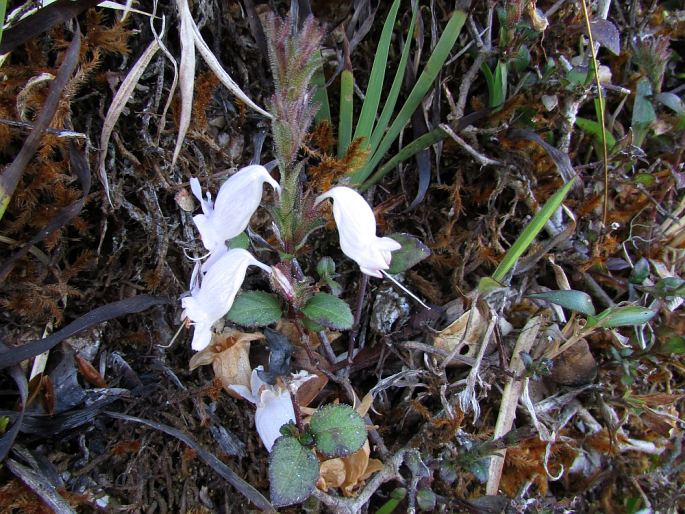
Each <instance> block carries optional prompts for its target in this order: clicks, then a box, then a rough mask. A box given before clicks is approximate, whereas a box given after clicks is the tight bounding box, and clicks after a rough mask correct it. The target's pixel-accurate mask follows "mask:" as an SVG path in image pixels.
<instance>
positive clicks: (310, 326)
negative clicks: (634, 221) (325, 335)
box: [302, 318, 326, 332]
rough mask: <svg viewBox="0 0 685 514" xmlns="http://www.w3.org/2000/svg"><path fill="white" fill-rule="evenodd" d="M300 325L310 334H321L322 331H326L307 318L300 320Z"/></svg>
mask: <svg viewBox="0 0 685 514" xmlns="http://www.w3.org/2000/svg"><path fill="white" fill-rule="evenodd" d="M302 324H303V325H304V328H306V329H307V330H309V331H310V332H321V331H322V330H326V327H324V326H321V325H319V324H318V323H316V322H314V321H312V320H310V319H309V318H302Z"/></svg>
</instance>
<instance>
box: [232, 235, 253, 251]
mask: <svg viewBox="0 0 685 514" xmlns="http://www.w3.org/2000/svg"><path fill="white" fill-rule="evenodd" d="M249 246H250V236H248V235H247V233H245V232H241V233H240V234H238V235H237V236H235V237H234V238H233V239H231V240H229V241H228V249H229V250H233V249H234V248H242V249H243V250H247V248H248V247H249Z"/></svg>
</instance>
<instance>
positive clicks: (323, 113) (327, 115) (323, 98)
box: [312, 65, 331, 124]
mask: <svg viewBox="0 0 685 514" xmlns="http://www.w3.org/2000/svg"><path fill="white" fill-rule="evenodd" d="M312 85H313V86H314V87H315V89H314V103H315V104H319V110H317V111H316V116H315V117H314V120H315V121H316V123H321V122H322V121H326V122H328V123H329V124H330V122H331V106H330V103H329V102H328V91H326V76H325V75H324V73H323V65H321V66H320V67H319V69H317V70H316V71H315V72H314V75H313V76H312Z"/></svg>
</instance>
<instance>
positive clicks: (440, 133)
mask: <svg viewBox="0 0 685 514" xmlns="http://www.w3.org/2000/svg"><path fill="white" fill-rule="evenodd" d="M446 137H447V133H446V132H445V131H444V130H442V129H441V128H436V129H433V130H431V131H430V132H427V133H426V134H424V135H422V136H421V137H418V138H416V139H414V141H412V142H411V143H409V144H408V145H407V146H405V147H404V148H402V149H401V150H400V151H399V152H398V153H397V155H395V156H394V157H393V158H392V159H390V160H389V161H388V162H386V163H385V164H383V166H381V167H380V168H378V169H377V170H376V173H374V174H373V175H371V176H370V177H369V178H368V179H367V180H366V181H365V182H364V183H363V184H362V185H361V187H360V188H359V190H360V191H364V190H366V189H368V188H369V187H371V186H372V185H374V184H375V183H376V182H378V181H379V180H380V179H382V178H383V177H384V176H385V175H386V174H387V173H388V172H389V171H390V170H392V169H393V168H395V166H397V165H398V164H399V163H401V162H402V161H406V160H407V159H409V158H410V157H413V156H414V155H416V154H417V153H419V152H420V151H421V150H425V149H426V148H428V147H430V146H432V145H434V144H435V143H437V142H438V141H442V140H443V139H445V138H446Z"/></svg>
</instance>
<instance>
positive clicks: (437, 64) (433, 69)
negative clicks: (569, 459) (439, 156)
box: [351, 10, 466, 185]
mask: <svg viewBox="0 0 685 514" xmlns="http://www.w3.org/2000/svg"><path fill="white" fill-rule="evenodd" d="M465 21H466V13H464V12H463V11H459V10H457V11H454V14H452V17H451V18H450V21H449V22H448V23H447V26H446V27H445V30H444V31H443V33H442V35H441V36H440V39H439V40H438V42H437V44H436V45H435V48H434V49H433V53H432V54H431V55H430V57H429V58H428V62H426V66H425V67H424V69H423V71H422V72H421V75H419V78H418V79H417V80H416V83H415V84H414V87H413V88H412V90H411V92H410V93H409V96H408V97H407V100H406V102H405V103H404V105H403V106H402V108H401V109H400V112H399V113H398V114H397V117H396V118H395V120H394V121H393V122H392V125H390V128H389V129H388V131H387V133H386V134H385V136H384V137H383V138H382V139H381V141H380V143H379V144H378V148H377V149H376V150H375V152H374V154H373V157H371V158H370V159H369V161H367V163H366V164H365V165H364V166H363V167H362V168H361V169H360V170H359V171H357V172H355V173H354V174H353V175H352V176H351V183H352V184H353V185H360V184H362V183H363V182H364V181H365V180H366V178H367V177H368V176H369V175H370V174H371V172H372V171H373V170H374V169H375V168H376V166H378V164H379V163H380V161H381V160H382V159H383V158H384V157H385V154H386V153H387V152H388V150H389V149H390V147H391V146H392V145H393V143H394V142H395V140H397V138H398V137H399V135H400V132H401V131H402V129H403V128H404V127H405V126H406V125H407V123H409V120H410V119H411V115H412V114H413V113H414V111H415V110H416V109H417V108H418V107H419V106H420V105H421V102H422V101H423V99H424V97H425V96H426V94H427V93H428V91H429V90H430V89H431V88H432V87H433V82H434V81H435V79H436V78H437V76H438V74H439V73H440V71H441V70H442V68H443V66H444V64H445V61H446V60H447V58H448V57H449V54H450V52H451V50H452V47H453V46H454V44H455V43H456V41H457V38H458V37H459V33H460V32H461V29H462V27H463V26H464V22H465Z"/></svg>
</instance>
